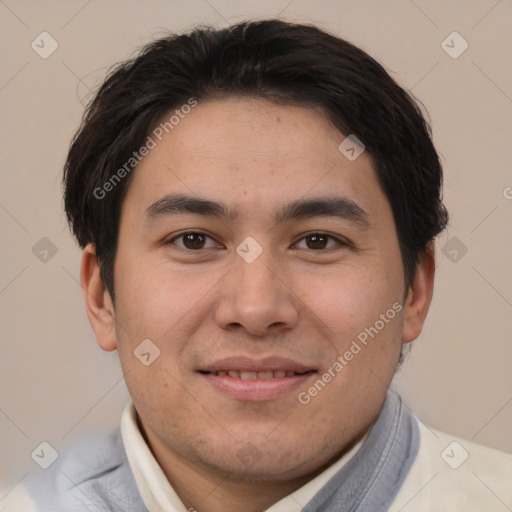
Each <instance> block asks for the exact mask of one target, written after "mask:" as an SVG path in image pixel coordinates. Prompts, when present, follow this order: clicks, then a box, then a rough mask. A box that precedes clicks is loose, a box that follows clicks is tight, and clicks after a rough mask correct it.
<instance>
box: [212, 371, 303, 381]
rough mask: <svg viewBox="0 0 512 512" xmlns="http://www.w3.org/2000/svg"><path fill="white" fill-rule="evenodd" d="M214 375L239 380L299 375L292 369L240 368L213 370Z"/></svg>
mask: <svg viewBox="0 0 512 512" xmlns="http://www.w3.org/2000/svg"><path fill="white" fill-rule="evenodd" d="M215 375H218V376H219V377H226V376H229V377H232V378H233V379H241V380H270V379H282V378H284V377H293V376H295V375H299V374H298V373H295V372H294V371H293V370H273V371H272V370H266V371H261V372H251V371H240V370H229V371H224V370H220V371H218V372H215Z"/></svg>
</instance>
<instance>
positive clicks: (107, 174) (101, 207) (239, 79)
mask: <svg viewBox="0 0 512 512" xmlns="http://www.w3.org/2000/svg"><path fill="white" fill-rule="evenodd" d="M230 95H236V96H240V95H247V96H253V97H254V96H256V97H261V98H266V99H270V100H272V101H275V102H278V103H284V104H294V105H303V106H315V107H321V108H322V109H323V111H324V112H325V113H326V115H327V117H328V118H329V119H330V121H331V122H332V123H333V124H334V125H335V126H336V128H337V129H338V130H339V131H340V132H341V133H342V134H344V135H345V136H347V135H349V134H351V135H355V136H356V137H357V138H358V139H359V140H360V141H362V142H363V144H364V145H365V148H366V151H367V152H368V153H369V155H370V156H371V157H372V160H373V162H374V166H375V171H376V173H377V176H378V180H379V184H380V186H381V187H382V190H383V192H384V193H385V195H386V197H387V199H388V200H389V202H390V205H391V208H392V211H393V216H394V220H395V225H396V230H397V235H398V241H399V244H400V250H401V255H402V260H403V265H404V273H405V282H406V289H408V288H409V286H410V284H411V283H412V281H413V279H414V276H415V273H416V267H417V264H418V261H419V255H420V254H421V252H422V251H425V250H426V248H427V245H428V243H429V242H430V241H432V240H433V238H434V237H435V236H436V235H437V234H438V233H439V232H441V231H442V230H443V229H444V228H445V226H446V223H447V220H448V214H447V211H446V209H445V207H444V205H443V203H442V197H441V193H442V167H441V164H440V161H439V157H438V155H437V152H436V150H435V148H434V146H433V143H432V140H431V133H430V127H429V125H428V124H427V122H426V121H425V118H424V117H423V115H422V113H421V110H420V108H419V107H418V104H417V103H416V102H415V101H414V99H413V98H412V97H411V95H410V94H408V93H407V92H406V91H405V90H404V89H403V88H401V87H400V86H399V85H398V84H397V83H396V82H395V81H394V80H393V79H392V78H391V77H390V75H389V74H388V73H387V72H386V71H385V69H384V68H383V67H382V66H381V65H380V64H379V63H378V62H376V61H375V60H374V59H373V58H371V57H370V56H369V55H368V54H366V53H365V52H364V51H362V50H361V49H359V48H357V47H356V46H354V45H352V44H351V43H349V42H347V41H345V40H343V39H341V38H339V37H336V36H334V35H331V34H329V33H327V32H325V31H323V30H321V29H319V28H317V27H315V26H311V25H302V24H293V23H287V22H284V21H281V20H263V21H255V22H250V21H248V22H243V23H239V24H236V25H233V26H231V27H228V28H224V29H220V30H217V29H214V28H211V27H200V28H196V29H194V30H192V31H191V32H189V33H185V34H178V35H176V34H172V35H169V36H168V37H164V38H161V39H158V40H156V41H154V42H152V43H150V44H148V45H147V46H145V47H144V48H143V49H142V51H141V52H140V53H139V54H138V55H137V56H136V57H135V58H133V59H130V60H128V61H126V62H123V63H121V64H119V65H117V66H116V67H115V68H114V69H113V70H112V71H111V72H110V73H109V75H108V77H107V78H106V80H105V82H104V83H103V85H102V86H101V87H100V89H99V91H98V92H97V94H96V95H95V97H94V98H93V100H92V101H91V102H90V104H89V105H88V107H87V109H86V112H85V114H84V118H83V121H82V124H81V126H80V128H79V130H78V132H77V133H76V135H75V137H74V139H73V141H72V143H71V147H70V150H69V154H68V157H67V161H66V165H65V171H64V185H65V195H64V202H65V210H66V214H67V218H68V221H69V223H70V225H71V227H72V230H73V233H74V235H75V236H76V238H77V240H78V243H79V244H80V246H81V247H82V248H83V247H85V246H86V245H87V244H88V243H93V244H95V246H96V251H97V257H98V259H99V261H100V264H101V277H102V279H103V281H104V283H105V285H106V286H107V289H108V290H109V292H110V294H111V296H112V298H114V279H113V275H114V271H113V270H114V262H115V256H116V249H117V240H118V232H119V220H120V211H121V204H122V201H123V198H124V197H125V195H126V191H127V188H128V186H129V183H130V178H131V176H132V175H133V173H123V177H124V176H125V175H126V177H124V179H122V180H117V181H115V182H114V181H112V180H113V179H114V178H115V174H116V173H118V177H119V171H120V169H121V168H123V166H124V169H125V170H126V169H128V170H129V168H127V167H126V163H127V162H129V161H131V160H130V159H133V155H134V151H136V150H137V149H139V148H140V147H141V146H143V144H144V142H145V141H146V139H147V137H148V135H149V134H150V133H151V130H152V129H153V128H154V126H155V124H156V123H157V122H158V121H159V120H160V119H161V118H162V117H163V116H164V115H165V114H169V113H170V112H171V111H172V110H173V109H176V108H178V107H180V106H181V105H184V104H187V102H189V101H190V99H191V98H194V99H195V101H199V102H200V101H201V100H204V99H212V98H216V97H223V96H230ZM132 164H136V162H135V161H133V162H132ZM132 167H133V168H135V167H136V165H132ZM106 183H110V184H111V186H109V187H108V190H109V192H108V194H103V193H101V194H99V193H98V190H103V191H105V188H103V187H104V185H105V184H106ZM100 195H101V197H99V196H100Z"/></svg>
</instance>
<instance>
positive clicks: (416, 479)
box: [390, 420, 512, 512]
mask: <svg viewBox="0 0 512 512" xmlns="http://www.w3.org/2000/svg"><path fill="white" fill-rule="evenodd" d="M417 421H418V426H419V432H420V445H419V450H418V454H417V456H416V459H415V461H414V463H413V465H412V466H411V469H410V471H409V474H408V475H407V478H406V480H405V482H404V484H403V486H402V488H401V489H400V492H399V493H398V495H397V497H396V499H395V501H394V502H393V506H392V507H391V508H390V511H392V512H393V511H398V510H401V511H402V512H408V511H414V512H432V511H434V510H439V508H440V506H441V505H442V506H443V508H444V509H445V510H450V511H452V512H459V511H460V512H462V511H464V512H471V511H481V510H486V512H501V511H505V510H510V509H511V507H512V454H508V453H505V452H501V451H499V450H495V449H493V448H489V447H487V446H482V445H480V444H477V443H475V442H473V441H469V440H466V439H462V438H460V437H457V436H452V435H449V434H446V433H444V432H440V431H438V430H436V429H433V428H430V427H429V426H427V425H426V424H424V423H423V422H421V421H420V420H417Z"/></svg>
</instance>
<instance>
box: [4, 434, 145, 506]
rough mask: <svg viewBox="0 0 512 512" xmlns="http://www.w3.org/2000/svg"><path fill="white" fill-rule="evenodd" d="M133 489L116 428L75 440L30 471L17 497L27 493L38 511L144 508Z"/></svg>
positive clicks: (133, 483)
mask: <svg viewBox="0 0 512 512" xmlns="http://www.w3.org/2000/svg"><path fill="white" fill-rule="evenodd" d="M136 489H137V487H136V485H135V481H134V479H133V474H132V472H131V469H130V466H129V464H128V460H127V458H126V453H125V450H124V445H123V441H122V438H121V433H120V431H119V429H117V430H114V431H111V432H107V433H104V434H101V435H95V436H93V437H89V438H87V439H85V440H83V441H81V442H79V443H77V444H76V445H74V446H72V447H71V448H70V449H68V450H66V451H65V452H64V453H62V454H59V457H58V459H57V461H56V462H55V463H54V464H52V466H50V468H48V469H46V470H42V469H41V470H39V469H38V470H34V471H32V472H31V473H30V474H29V476H28V477H27V481H26V483H25V490H23V491H21V489H20V496H21V492H23V494H24V495H25V500H27V495H29V496H30V500H32V502H34V503H35V504H36V506H35V508H33V509H32V510H34V511H37V512H47V511H48V512H50V511H51V512H61V511H62V512H64V511H65V512H72V511H77V512H78V511H80V512H85V511H89V510H91V511H92V510H94V511H98V512H103V511H105V512H106V511H111V510H113V511H117V510H119V511H123V512H125V511H134V512H135V511H137V512H139V511H145V510H146V509H145V507H144V506H143V505H142V502H141V500H140V496H139V494H138V491H137V490H136ZM27 501H28V500H27ZM13 506H15V505H13ZM10 510H13V512H14V510H16V509H15V508H12V509H6V512H10ZM20 510H21V509H20Z"/></svg>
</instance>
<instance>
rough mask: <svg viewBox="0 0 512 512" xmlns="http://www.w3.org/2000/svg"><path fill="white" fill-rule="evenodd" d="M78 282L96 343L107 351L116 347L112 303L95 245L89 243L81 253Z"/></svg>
mask: <svg viewBox="0 0 512 512" xmlns="http://www.w3.org/2000/svg"><path fill="white" fill-rule="evenodd" d="M80 283H81V285H82V291H83V294H84V299H85V306H86V309H87V316H88V317H89V322H90V324H91V327H92V328H93V330H94V333H95V334H96V341H97V342H98V345H99V346H100V347H101V348H102V349H103V350H106V351H108V352H110V351H111V350H115V349H116V348H117V337H116V329H115V313H114V305H113V303H112V300H111V298H110V294H109V292H108V291H107V288H106V286H105V284H104V283H103V281H102V279H101V277H100V265H99V262H98V259H97V257H96V247H95V246H94V244H89V245H87V247H86V248H85V249H84V252H83V254H82V264H81V270H80Z"/></svg>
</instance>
